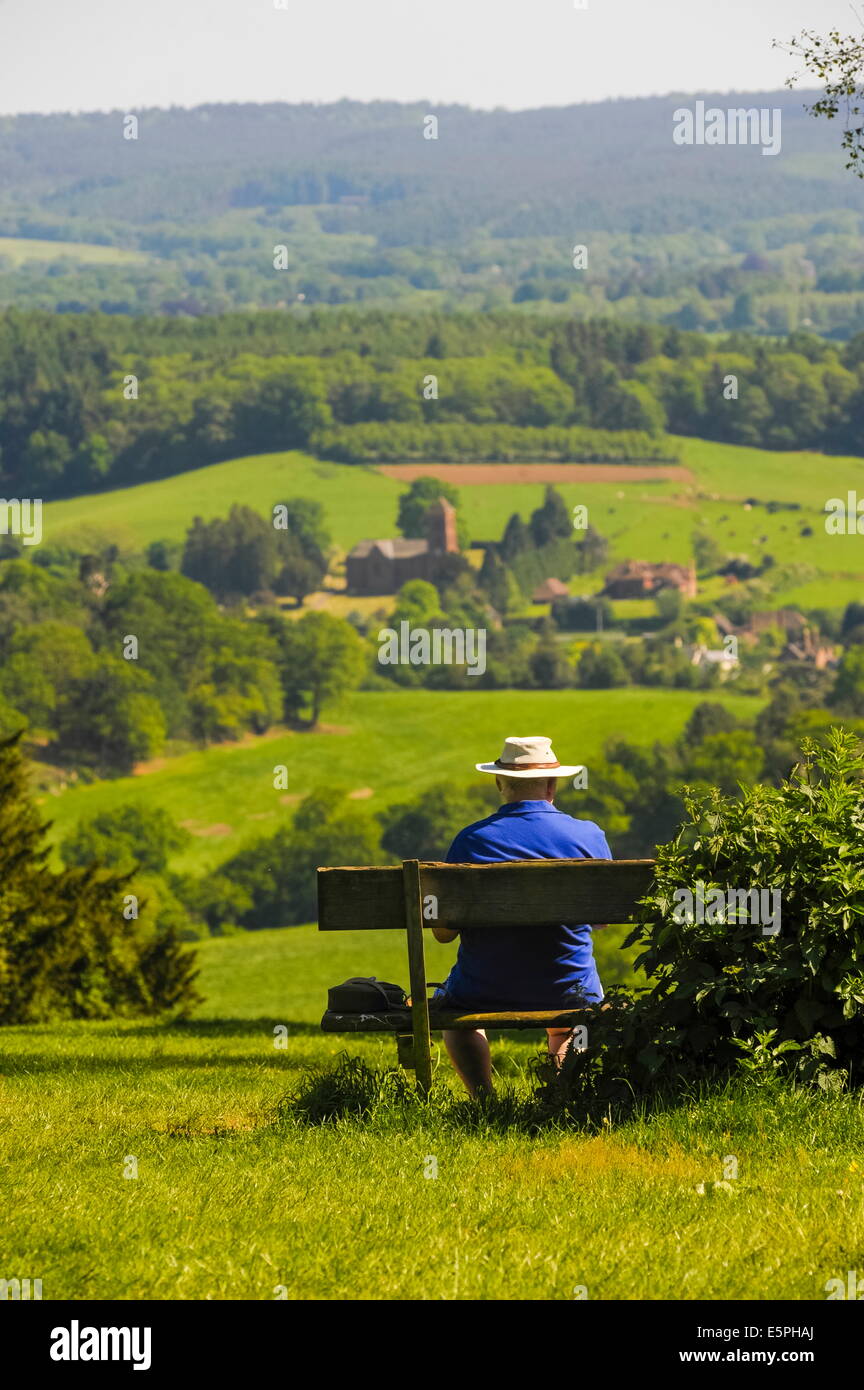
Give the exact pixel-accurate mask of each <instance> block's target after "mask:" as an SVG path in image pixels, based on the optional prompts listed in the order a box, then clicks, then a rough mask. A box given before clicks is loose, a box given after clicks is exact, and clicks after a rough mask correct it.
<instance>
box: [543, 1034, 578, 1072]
mask: <svg viewBox="0 0 864 1390" xmlns="http://www.w3.org/2000/svg"><path fill="white" fill-rule="evenodd" d="M546 1037H547V1038H548V1040H549V1056H550V1057H551V1058H552V1060H553V1062H554V1063H555V1065H556V1067H560V1066H561V1063H562V1062H563V1061H564V1057H565V1054H566V1052H567V1048H568V1047H569V1046H570V1043H571V1041H572V1038H573V1029H572V1028H547V1029H546Z"/></svg>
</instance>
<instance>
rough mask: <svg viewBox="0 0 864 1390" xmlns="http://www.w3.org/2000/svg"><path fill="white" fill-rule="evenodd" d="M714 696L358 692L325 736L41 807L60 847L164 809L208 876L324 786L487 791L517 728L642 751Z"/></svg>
mask: <svg viewBox="0 0 864 1390" xmlns="http://www.w3.org/2000/svg"><path fill="white" fill-rule="evenodd" d="M702 699H704V695H703V694H702V693H700V692H699V691H682V690H656V689H655V690H644V689H638V688H631V689H628V690H614V691H608V690H607V691H572V690H567V691H565V690H546V691H542V690H541V691H523V690H487V691H483V698H482V699H477V698H476V696H475V693H474V692H473V691H445V692H438V691H429V690H412V691H396V690H394V691H393V692H392V693H387V694H379V693H378V692H374V693H372V692H358V693H357V694H354V695H352V696H350V697H349V698H347V699H346V700H344V701H343V702H342V703H341V704H340V705H339V706H337V707H334V708H332V709H330V710H328V712H327V723H326V724H324V725H323V726H322V728H321V729H320V731H317V732H315V733H289V732H285V731H279V730H271V732H270V733H269V734H268V735H267V736H265V737H263V738H258V739H250V740H248V741H246V742H244V743H239V744H238V743H234V744H222V745H219V746H216V747H212V748H209V749H207V750H206V751H203V752H192V753H186V754H184V755H183V756H181V757H176V758H167V759H161V760H159V762H158V763H157V764H156V765H155V766H154V767H153V768H152V770H149V771H147V772H146V774H145V775H142V776H138V777H126V778H118V779H117V780H114V781H106V782H96V783H94V784H93V785H91V786H81V787H77V788H75V787H74V786H71V785H70V784H69V783H68V782H62V783H59V784H58V782H57V781H56V779H53V780H52V782H51V786H52V788H53V791H54V793H55V794H51V793H48V794H47V795H43V797H42V798H41V809H42V812H43V814H44V815H45V816H46V818H47V819H49V820H50V821H51V822H52V823H53V829H52V839H53V840H55V841H56V840H58V839H61V838H62V837H63V835H64V834H65V833H67V832H68V831H69V830H70V829H71V827H72V825H73V824H74V822H75V821H76V820H77V819H78V818H79V817H81V816H89V815H93V814H95V813H97V812H100V811H105V810H111V809H112V808H114V807H116V806H118V805H120V804H121V803H124V802H128V801H130V800H131V801H140V802H146V805H147V806H148V808H151V809H152V808H155V807H162V808H164V809H165V810H166V811H168V812H169V813H170V814H171V816H172V817H173V818H174V819H175V820H176V821H178V822H182V823H184V825H185V827H186V828H188V829H189V830H191V832H192V836H193V840H192V844H191V846H190V847H189V849H188V850H186V851H185V852H184V853H183V854H182V855H180V856H178V857H177V859H176V862H175V864H174V867H175V868H177V869H178V870H182V871H184V872H185V871H190V872H191V871H194V872H196V873H201V872H204V871H206V870H208V869H211V868H213V867H214V866H215V865H216V864H219V863H221V862H222V861H223V860H225V859H226V858H228V857H229V855H232V854H234V853H236V851H237V849H238V847H239V846H240V844H241V843H243V842H244V841H245V840H248V839H250V838H253V837H254V836H256V835H263V834H272V832H273V831H274V830H276V829H277V828H278V826H279V825H280V824H281V823H284V821H285V820H286V819H287V816H288V810H286V807H287V808H289V809H294V808H295V807H296V803H297V802H298V801H299V800H300V799H301V798H302V797H303V796H306V795H308V794H309V793H310V792H313V791H316V790H318V789H321V788H331V787H337V788H340V789H341V790H343V791H344V792H345V793H347V794H348V795H349V796H351V794H352V793H353V794H354V796H353V798H352V799H354V800H357V801H358V802H359V804H360V805H361V806H364V807H367V808H368V809H369V810H370V811H372V812H374V811H378V810H381V809H382V808H383V807H384V806H386V805H388V804H389V803H391V802H393V801H404V800H408V799H411V798H413V797H414V796H415V795H416V793H417V792H418V791H419V790H420V789H421V788H422V787H423V786H428V785H429V784H430V783H432V782H440V781H441V780H442V779H444V780H448V781H450V782H452V785H453V787H454V789H459V788H462V787H465V786H467V785H468V784H469V783H471V782H472V781H475V782H476V776H477V775H476V773H475V772H474V764H475V763H476V762H477V760H478V757H479V756H480V754H482V752H483V749H484V748H487V747H488V745H489V740H490V737H491V738H492V741H493V743H495V742H496V741H497V742H500V739H501V737H503V734H504V732H506V731H507V730H508V729H513V728H528V727H529V726H530V727H537V728H542V729H544V730H546V729H548V730H549V731H550V733H551V734H553V735H554V738H555V742H556V745H557V746H559V747H562V748H567V749H568V750H570V753H571V755H572V757H573V758H574V759H576V760H577V761H578V762H584V761H590V760H591V759H592V758H595V759H596V758H597V757H599V755H600V753H601V752H602V750H603V747H604V745H605V743H606V741H607V739H609V738H612V737H614V736H615V735H616V734H619V735H620V734H622V733H626V737H627V738H628V739H630V740H631V741H632V742H639V743H650V742H652V741H653V740H655V739H659V740H661V741H664V740H665V741H669V740H672V739H674V738H676V737H678V735H679V734H680V733H681V731H682V729H683V727H684V725H685V723H686V722H687V719H688V717H689V715H690V714H691V713H692V711H693V709H694V708H695V706H696V705H697V704H699V702H700V700H702ZM723 699H724V703H725V704H726V705H727V707H728V708H729V710H730V711H731V712H732V713H733V714H735V715H736V716H738V717H740V718H744V719H748V718H751V717H752V716H753V715H754V714H755V713H756V711H757V710H758V708H759V704H760V702H759V701H758V700H755V699H752V698H750V697H747V696H741V695H726V694H725V693H724V697H723ZM443 728H446V729H447V731H448V734H447V742H446V746H442V742H441V730H442V729H443ZM493 731H494V732H493ZM502 731H503V732H502ZM432 749H434V750H435V756H434V758H433V757H430V750H432ZM280 764H284V765H285V766H286V767H287V769H288V787H289V790H288V792H284V791H281V790H274V786H273V783H274V777H273V770H274V767H276V766H277V765H280ZM37 775H39V770H38V768H37ZM41 776H42V779H43V780H44V773H42V774H41ZM62 787H65V790H61V788H62Z"/></svg>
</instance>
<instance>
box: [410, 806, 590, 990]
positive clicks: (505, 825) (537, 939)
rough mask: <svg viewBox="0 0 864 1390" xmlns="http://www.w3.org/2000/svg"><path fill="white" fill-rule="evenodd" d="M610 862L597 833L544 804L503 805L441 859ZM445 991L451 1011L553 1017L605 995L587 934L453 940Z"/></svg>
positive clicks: (464, 934)
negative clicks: (542, 1012) (455, 948)
mask: <svg viewBox="0 0 864 1390" xmlns="http://www.w3.org/2000/svg"><path fill="white" fill-rule="evenodd" d="M611 858H612V853H611V851H610V849H609V846H608V844H607V843H606V836H605V835H604V834H603V831H602V830H601V829H600V827H599V826H598V825H595V824H594V822H593V821H590V820H575V819H574V818H573V817H572V816H568V815H566V814H565V813H564V812H563V811H558V810H556V808H555V807H554V806H553V805H552V803H551V802H549V801H511V802H508V803H507V804H506V805H504V806H501V807H499V808H498V810H497V811H495V812H493V814H492V815H491V816H487V817H486V819H485V820H480V821H477V822H476V824H474V825H469V826H467V827H466V829H465V830H461V831H460V832H459V834H458V835H457V836H456V839H455V840H454V841H453V843H452V845H451V846H450V849H449V851H448V853H447V863H448V864H496V863H499V862H500V861H501V860H507V859H611ZM444 990H445V991H446V995H447V1002H448V1003H452V1004H453V1005H454V1007H456V1008H470V1007H471V1006H472V1005H478V1006H481V1007H484V1008H489V1007H495V1008H498V1009H508V1008H512V1009H556V1008H564V1007H567V1006H569V1007H571V1008H575V1007H578V1006H579V1003H580V1002H582V1001H584V1002H586V1003H599V1001H600V1000H601V999H602V998H603V987H602V985H601V984H600V977H599V976H598V974H597V966H596V964H595V962H594V953H593V949H592V941H591V928H590V926H582V927H565V926H561V927H534V928H526V927H469V928H466V929H464V930H462V931H460V933H459V954H458V956H457V958H456V964H455V965H454V966H453V969H452V970H451V971H450V974H449V975H448V976H447V979H446V981H445V983H444ZM435 997H436V998H439V1000H440V995H436V996H435Z"/></svg>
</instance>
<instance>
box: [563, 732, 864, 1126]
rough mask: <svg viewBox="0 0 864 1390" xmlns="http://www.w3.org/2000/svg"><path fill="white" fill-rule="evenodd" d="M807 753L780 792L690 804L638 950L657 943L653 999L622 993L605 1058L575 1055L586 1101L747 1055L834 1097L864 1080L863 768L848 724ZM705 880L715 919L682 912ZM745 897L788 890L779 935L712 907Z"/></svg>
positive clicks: (607, 1025) (600, 1032)
mask: <svg viewBox="0 0 864 1390" xmlns="http://www.w3.org/2000/svg"><path fill="white" fill-rule="evenodd" d="M802 752H803V760H802V762H801V763H799V764H798V765H797V766H796V767H795V769H794V770H793V772H792V774H791V775H790V777H789V778H787V779H786V780H785V781H784V782H782V783H781V785H780V786H779V787H769V786H764V785H756V786H752V787H748V788H745V789H742V792H741V795H740V797H733V796H726V795H723V794H722V793H721V792H719V791H717V790H716V789H714V790H711V791H710V792H708V793H707V794H705V795H704V796H694V795H693V794H691V793H689V792H687V793H685V807H686V811H687V819H686V820H685V822H684V824H683V826H682V827H681V829H680V830H679V832H678V834H677V835H676V836H675V838H674V839H673V840H672V841H671V842H670V843H669V844H667V845H662V846H661V847H660V848H659V849H658V852H657V868H656V875H655V883H654V886H653V888H652V891H651V893H650V894H649V895H648V896H647V897H646V899H645V900H644V902H643V904H642V906H641V908H640V921H639V923H638V925H637V926H636V927H635V929H634V930H633V932H632V933H631V934H630V936H629V938H628V940H627V942H626V943H625V944H627V945H633V944H634V943H636V944H638V945H640V946H641V947H642V948H643V949H642V952H641V955H640V956H639V958H638V960H637V962H636V964H637V965H641V966H642V967H644V969H645V971H646V973H647V975H648V978H649V981H650V988H649V989H648V990H647V991H646V992H645V993H644V994H642V995H639V996H637V997H635V998H634V997H632V996H631V997H626V996H623V995H621V994H619V993H613V996H612V998H611V1000H610V1001H609V1002H611V1003H612V1004H613V1005H615V1006H616V1007H612V1008H610V1009H608V1010H606V1011H603V1012H601V1014H600V1015H598V1018H597V1020H596V1023H595V1025H594V1026H593V1029H592V1033H593V1036H592V1039H591V1046H590V1048H589V1049H588V1050H587V1051H586V1052H582V1053H574V1054H573V1055H572V1056H571V1057H570V1058H569V1059H568V1063H567V1067H566V1085H567V1090H568V1095H569V1098H570V1100H571V1101H574V1100H575V1101H577V1102H583V1103H587V1104H590V1103H591V1102H594V1101H606V1102H608V1101H609V1100H617V1101H622V1100H625V1099H626V1098H627V1097H628V1096H632V1095H635V1094H637V1093H638V1092H640V1091H642V1092H644V1091H645V1090H647V1089H651V1088H654V1087H656V1086H658V1084H661V1083H662V1084H667V1083H671V1084H673V1085H680V1084H681V1083H682V1081H683V1082H686V1081H689V1080H692V1079H693V1078H696V1077H698V1076H700V1075H705V1074H708V1073H717V1072H723V1071H725V1072H730V1071H733V1070H736V1069H740V1066H741V1060H742V1058H743V1061H744V1064H745V1067H746V1069H748V1070H751V1071H752V1070H755V1071H757V1072H761V1073H768V1072H771V1071H774V1070H780V1071H785V1072H789V1071H795V1072H797V1074H798V1075H800V1076H802V1077H804V1078H806V1079H808V1080H815V1081H817V1082H818V1083H819V1084H820V1085H822V1086H823V1087H828V1088H834V1087H836V1086H841V1085H843V1083H844V1074H845V1075H849V1076H851V1078H852V1079H853V1080H857V1081H858V1082H860V1081H861V1079H862V1075H864V836H862V829H864V757H862V754H861V746H860V744H859V743H858V740H857V739H856V738H855V737H854V736H853V735H851V734H849V733H848V732H845V731H842V730H838V729H835V730H833V731H832V732H831V734H830V736H829V738H828V741H827V744H826V745H825V746H820V745H817V744H816V743H814V742H813V741H810V740H808V741H805V743H804V745H803V747H802ZM699 884H703V885H704V888H703V889H702V897H703V898H704V900H705V903H706V907H705V910H704V913H700V912H698V910H697V911H696V913H695V914H694V913H689V912H688V913H682V912H681V911H680V903H681V899H680V897H679V898H676V893H678V892H679V890H681V889H682V888H685V889H689V890H690V891H691V892H695V891H696V889H697V885H699ZM730 887H732V888H736V889H747V890H749V889H751V888H760V889H769V890H779V893H780V895H781V896H780V906H781V917H780V931H779V933H778V934H777V935H765V934H763V933H762V930H761V927H760V926H759V925H758V924H754V923H752V922H751V921H750V920H746V921H745V920H741V918H742V917H743V916H744V915H745V914H744V913H743V912H741V913H739V911H738V909H737V907H731V908H730V906H729V905H728V904H727V907H726V908H725V909H720V908H719V906H718V908H716V909H714V910H712V911H709V910H708V909H709V906H710V905H711V896H710V895H711V891H712V890H715V889H719V890H721V892H722V893H723V894H724V896H725V895H726V892H727V889H729V888H730ZM676 903H677V904H679V910H678V911H676V910H675V909H676ZM700 915H704V917H705V918H706V919H708V918H712V917H713V918H716V920H704V921H699V920H698V917H699V916H700ZM678 918H681V919H682V920H677V919H678Z"/></svg>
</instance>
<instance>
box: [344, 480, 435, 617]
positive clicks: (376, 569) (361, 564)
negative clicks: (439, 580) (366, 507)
mask: <svg viewBox="0 0 864 1390" xmlns="http://www.w3.org/2000/svg"><path fill="white" fill-rule="evenodd" d="M458 553H459V542H458V540H457V538H456V511H455V509H454V508H453V507H452V506H451V504H450V503H449V502H448V501H447V500H446V499H445V498H443V497H439V498H438V501H437V502H433V503H432V505H431V506H430V508H429V510H428V512H427V513H426V539H425V540H419V539H418V540H410V539H406V538H404V537H397V538H396V539H388V540H374V541H360V542H359V543H358V544H357V545H355V546H354V549H353V550H352V551H350V552H349V554H348V557H347V559H346V561H345V572H346V578H347V582H348V592H349V593H351V594H395V593H397V592H398V590H399V589H401V587H402V585H403V584H406V583H407V582H408V580H409V579H428V580H429V581H430V583H434V582H435V578H436V575H437V574H438V572H439V569H440V567H441V557H442V556H444V555H458Z"/></svg>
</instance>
